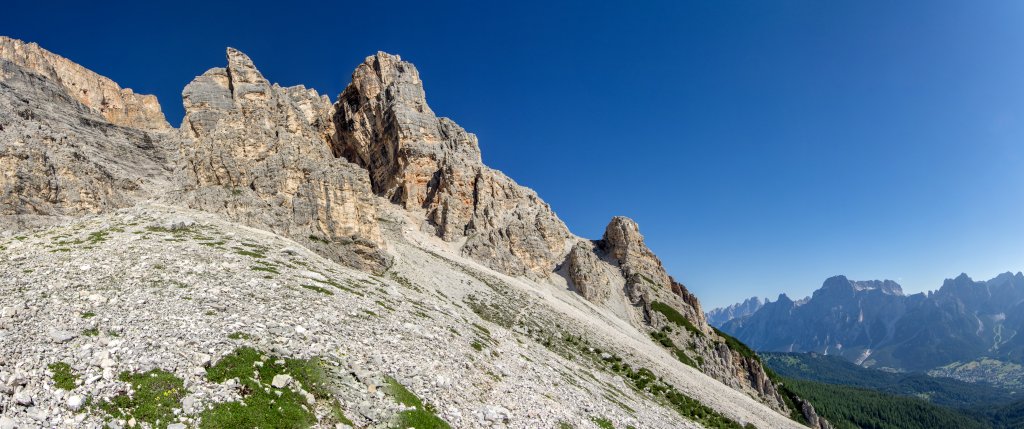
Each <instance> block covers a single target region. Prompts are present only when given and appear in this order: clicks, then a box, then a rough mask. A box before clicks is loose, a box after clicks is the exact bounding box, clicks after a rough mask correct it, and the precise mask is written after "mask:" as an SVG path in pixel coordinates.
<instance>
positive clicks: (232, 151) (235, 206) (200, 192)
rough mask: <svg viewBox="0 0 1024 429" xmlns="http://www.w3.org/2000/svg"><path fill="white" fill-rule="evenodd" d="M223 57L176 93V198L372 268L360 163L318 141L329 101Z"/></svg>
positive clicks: (234, 55) (370, 205)
mask: <svg viewBox="0 0 1024 429" xmlns="http://www.w3.org/2000/svg"><path fill="white" fill-rule="evenodd" d="M227 61H228V65H227V67H226V68H214V69H210V70H208V71H207V72H206V73H204V74H203V75H202V76H199V77H196V78H195V80H193V81H192V82H191V83H189V84H188V86H186V87H185V90H184V92H183V93H182V98H183V100H184V104H185V119H184V122H183V123H182V126H181V133H182V137H183V139H185V140H186V142H185V144H183V145H182V146H181V160H182V161H181V165H182V170H181V175H180V178H181V188H182V198H183V200H182V202H183V203H184V204H186V205H188V206H190V207H193V208H198V209H202V210H206V211H212V212H219V213H223V214H225V215H227V216H228V217H230V218H232V219H235V220H237V221H239V222H243V223H246V224H248V225H252V226H257V227H260V228H263V229H267V230H270V231H274V232H277V233H280V234H283V235H287V236H289V237H292V238H293V239H295V240H298V241H300V242H302V243H304V244H305V245H307V246H309V247H311V248H314V249H316V250H318V251H321V252H322V253H325V254H327V255H329V256H331V257H334V258H336V259H339V260H342V261H344V262H346V263H347V264H349V265H351V266H355V267H359V268H364V269H368V270H371V271H380V270H382V269H383V268H384V267H385V266H386V265H387V260H388V258H387V256H386V254H385V253H384V252H383V250H381V246H382V245H383V241H382V239H381V235H380V231H379V229H378V225H377V215H376V207H375V204H376V202H375V197H374V195H373V193H372V192H371V190H370V181H369V178H368V177H367V174H366V171H365V170H363V169H362V168H360V167H359V166H357V165H355V164H352V163H349V162H347V161H345V160H344V159H336V158H335V157H334V156H333V155H332V154H331V151H330V148H329V146H328V145H327V142H326V140H325V139H326V135H327V134H328V133H329V132H330V130H331V127H330V126H329V123H330V122H329V114H330V109H331V104H330V101H328V99H327V98H326V97H321V96H320V95H318V94H317V93H316V91H314V90H312V89H306V88H303V87H290V88H281V87H280V86H278V85H271V84H270V83H269V82H268V81H267V80H266V79H265V78H264V77H263V75H262V74H261V73H260V72H259V71H258V70H257V69H256V67H255V66H254V65H253V63H252V61H251V60H250V59H249V57H247V56H246V55H245V54H243V53H241V52H239V51H237V50H235V49H230V48H229V49H228V51H227Z"/></svg>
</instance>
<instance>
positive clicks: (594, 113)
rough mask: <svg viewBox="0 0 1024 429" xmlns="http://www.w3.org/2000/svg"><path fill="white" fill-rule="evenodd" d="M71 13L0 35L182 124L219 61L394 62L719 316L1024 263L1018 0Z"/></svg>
mask: <svg viewBox="0 0 1024 429" xmlns="http://www.w3.org/2000/svg"><path fill="white" fill-rule="evenodd" d="M75 3H78V4H77V5H55V4H53V3H51V2H42V1H34V2H13V3H11V4H6V5H5V6H4V12H3V13H2V14H0V34H4V35H8V36H12V37H16V38H20V39H23V40H27V41H34V42H38V43H40V44H41V45H42V46H43V47H45V48H47V49H49V50H51V51H54V52H56V53H59V54H62V55H64V56H66V57H68V58H71V59H72V60H74V61H76V62H78V63H80V64H82V65H84V66H86V67H88V68H90V69H92V70H95V71H97V72H99V73H100V74H103V75H106V76H108V77H111V78H112V79H114V80H115V81H117V82H119V83H120V84H121V85H122V86H125V87H131V88H133V89H135V90H136V91H138V92H142V93H153V94H156V95H157V96H158V97H159V98H160V100H161V103H162V104H163V107H164V111H165V112H166V113H167V115H168V119H169V120H170V122H171V123H172V124H174V125H177V124H178V123H180V121H181V116H182V108H181V99H180V93H181V89H182V88H183V87H184V86H185V84H187V83H188V82H189V81H190V80H191V79H192V77H193V76H195V75H198V74H201V73H202V72H203V71H205V70H206V69H208V68H211V67H218V66H222V65H223V64H224V63H225V59H224V48H225V47H226V46H232V47H236V48H238V49H241V50H242V51H244V52H246V53H248V54H249V55H250V56H251V57H252V58H253V60H254V61H255V62H256V64H257V66H258V67H259V68H260V69H261V71H262V72H263V73H264V74H265V75H266V76H267V77H268V78H269V79H270V80H271V81H275V82H279V83H281V84H283V85H294V84H300V83H301V84H305V85H307V86H310V87H313V88H316V89H317V90H319V91H320V92H321V93H326V94H328V95H330V96H331V97H332V98H334V97H336V96H337V94H338V93H339V92H340V91H341V90H342V89H343V88H344V86H345V85H346V84H347V83H348V81H349V78H350V76H351V72H352V70H353V69H354V67H355V66H356V65H357V64H359V63H360V62H361V61H362V59H363V58H364V57H366V56H367V55H370V54H372V53H374V52H376V51H378V50H383V51H387V52H391V53H397V54H400V55H401V56H402V57H403V58H404V59H406V60H409V61H412V62H413V63H414V64H416V66H417V67H418V68H419V70H420V73H421V75H422V78H423V80H424V82H425V86H426V90H427V99H428V102H429V103H430V105H431V106H432V108H433V109H434V110H435V111H436V112H437V113H438V114H439V115H443V116H448V117H451V118H453V119H454V120H455V121H457V122H458V123H459V124H461V125H462V126H464V127H465V128H466V129H468V130H469V131H471V132H475V133H476V134H477V135H478V136H479V137H480V145H481V148H482V150H483V156H484V160H485V162H487V163H488V164H489V165H491V166H493V167H496V168H498V169H501V170H503V171H505V172H506V173H507V174H509V175H510V176H511V177H513V178H515V179H517V180H518V181H519V182H520V183H522V184H525V185H527V186H530V187H532V188H534V189H536V190H537V191H538V192H539V193H540V195H541V196H542V197H543V198H544V199H546V200H547V201H548V202H549V203H550V204H551V205H552V206H553V207H554V209H555V210H556V211H557V212H558V214H559V216H561V218H562V219H563V220H565V221H566V223H568V224H569V226H570V227H571V228H572V230H573V231H574V232H576V233H577V234H580V235H583V236H587V237H592V238H598V237H600V236H601V233H602V232H603V230H604V226H605V225H606V224H607V222H608V220H609V219H610V218H611V217H612V216H613V215H626V216H630V217H632V218H634V219H636V220H637V221H638V222H639V223H640V226H641V230H642V231H643V232H644V233H645V235H646V236H647V239H648V243H649V244H650V246H651V247H652V248H653V249H654V250H655V251H656V252H657V253H658V255H660V256H661V257H662V259H663V260H664V261H665V264H666V265H667V266H668V268H669V271H670V272H671V273H672V274H673V275H675V276H676V277H677V278H678V279H679V280H681V281H683V282H684V283H686V284H687V285H688V286H689V287H690V288H691V289H692V290H693V291H694V292H695V293H696V294H697V295H698V296H699V297H700V298H701V299H702V300H703V302H704V305H705V307H707V308H711V307H714V306H718V305H723V304H728V303H731V302H733V301H737V300H739V299H741V298H745V297H747V296H751V295H759V296H771V297H773V298H774V297H775V296H776V295H777V294H778V293H779V292H787V293H789V294H790V296H793V297H799V296H804V295H806V294H808V293H809V292H810V291H812V290H813V289H815V288H817V287H818V286H819V285H820V284H821V282H822V281H823V280H824V279H825V278H826V277H828V276H831V275H834V274H846V275H848V276H850V277H851V278H855V279H874V278H890V279H894V280H898V281H900V282H901V283H902V284H903V285H904V287H905V289H907V290H909V291H920V290H926V289H934V288H937V287H938V286H939V285H940V284H941V281H942V280H943V279H944V278H946V277H953V276H955V275H957V274H959V273H960V272H967V273H969V274H971V275H972V276H974V277H975V278H989V277H992V276H994V275H995V274H997V273H998V272H1001V271H1007V270H1013V271H1018V270H1021V269H1024V186H1022V185H1024V141H1022V138H1024V122H1022V121H1024V25H1022V23H1024V2H1018V1H1006V2H999V1H992V2H966V1H921V2H911V1H907V2H883V1H877V2H864V1H819V0H814V1H775V2H760V1H693V2H681V1H680V2H677V1H665V2H622V3H621V4H612V3H604V2H595V1H592V0H591V1H582V2H566V3H563V4H560V5H552V4H550V3H551V2H538V3H534V2H527V1H517V2H508V3H507V4H504V5H501V6H498V5H497V4H498V3H497V2H464V3H449V4H444V5H442V4H435V3H434V2H426V1H416V2H408V3H405V2H397V1H392V2H367V1H360V2H358V3H352V4H348V5H345V4H342V2H329V3H328V2H324V3H321V4H309V3H306V4H303V3H301V2H290V3H283V4H282V5H274V4H269V3H268V4H266V5H261V4H260V2H259V1H247V2H244V3H238V4H235V5H219V4H218V3H217V2H210V1H205V2H173V3H169V4H168V5H167V6H166V7H152V6H146V5H143V4H144V3H147V2H137V1H133V2H128V3H127V4H116V3H118V2H75ZM378 3H379V4H380V5H379V6H376V4H378ZM481 4H487V5H481Z"/></svg>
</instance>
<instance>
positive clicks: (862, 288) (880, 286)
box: [815, 275, 903, 296]
mask: <svg viewBox="0 0 1024 429" xmlns="http://www.w3.org/2000/svg"><path fill="white" fill-rule="evenodd" d="M819 291H820V292H822V293H825V292H827V293H841V294H847V293H850V294H857V293H860V292H871V291H879V292H881V293H883V294H888V295H899V296H902V295H903V288H902V287H901V286H900V285H899V283H896V282H894V281H892V280H860V281H854V280H850V279H848V278H846V276H842V275H839V276H834V277H830V278H828V279H826V280H825V282H824V283H822V285H821V289H819V290H818V291H816V292H815V293H816V294H817V293H818V292H819Z"/></svg>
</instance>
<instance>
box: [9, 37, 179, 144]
mask: <svg viewBox="0 0 1024 429" xmlns="http://www.w3.org/2000/svg"><path fill="white" fill-rule="evenodd" d="M0 58H3V59H5V60H7V61H10V62H12V63H14V64H16V65H18V66H20V67H21V68H23V69H25V70H28V71H31V72H35V73H37V74H40V75H42V76H44V77H46V78H48V79H49V80H50V81H51V82H54V83H56V84H57V85H59V86H61V87H62V88H64V90H65V92H66V93H67V94H68V95H69V96H71V97H72V98H73V99H75V100H77V101H78V102H79V103H82V105H83V106H85V107H87V108H89V110H92V111H93V112H96V113H98V114H100V116H103V117H104V118H105V119H106V120H107V121H108V122H110V123H112V124H115V125H121V126H125V127H132V128H138V129H142V130H151V131H164V130H169V129H171V126H170V125H168V124H167V120H166V119H164V114H163V112H161V110H160V103H159V102H157V100H156V97H154V96H152V95H143V94H136V93H134V92H133V91H132V90H131V89H128V88H124V89H122V88H121V87H120V86H118V85H117V84H116V83H114V81H112V80H110V79H107V78H105V77H103V76H100V75H98V74H96V73H93V72H92V71H90V70H88V69H86V68H85V67H82V66H80V65H78V64H75V63H74V62H71V61H70V60H68V59H67V58H64V57H61V56H59V55H56V54H54V53H51V52H50V51H47V50H45V49H43V48H40V47H39V45H37V44H35V43H25V42H22V41H20V40H15V39H11V38H9V37H4V36H0Z"/></svg>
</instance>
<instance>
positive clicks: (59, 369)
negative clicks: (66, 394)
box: [50, 362, 78, 390]
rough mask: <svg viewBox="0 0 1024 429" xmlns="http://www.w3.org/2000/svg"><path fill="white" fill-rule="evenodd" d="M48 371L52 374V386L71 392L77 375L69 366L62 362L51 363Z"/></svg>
mask: <svg viewBox="0 0 1024 429" xmlns="http://www.w3.org/2000/svg"><path fill="white" fill-rule="evenodd" d="M50 371H51V372H53V384H54V385H55V386H57V388H58V389H64V390H71V389H74V388H75V386H76V384H75V381H76V380H78V375H77V374H75V372H74V371H72V370H71V365H68V364H66V363H64V362H57V363H52V364H50Z"/></svg>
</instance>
